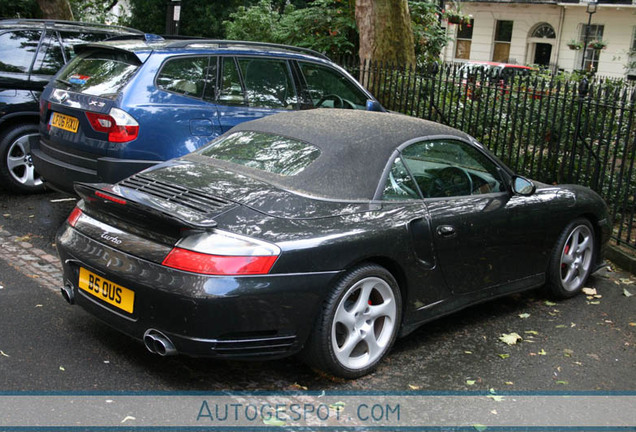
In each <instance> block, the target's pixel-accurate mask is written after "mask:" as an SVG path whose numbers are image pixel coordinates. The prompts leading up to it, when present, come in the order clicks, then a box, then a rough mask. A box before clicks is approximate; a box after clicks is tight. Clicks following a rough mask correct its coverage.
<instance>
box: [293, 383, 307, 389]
mask: <svg viewBox="0 0 636 432" xmlns="http://www.w3.org/2000/svg"><path fill="white" fill-rule="evenodd" d="M292 387H294V388H297V389H299V390H307V387H305V386H303V385H300V384H298V383H293V384H292Z"/></svg>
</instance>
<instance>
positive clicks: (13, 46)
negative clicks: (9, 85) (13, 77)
mask: <svg viewBox="0 0 636 432" xmlns="http://www.w3.org/2000/svg"><path fill="white" fill-rule="evenodd" d="M41 35H42V32H40V31H36V30H21V31H14V32H7V33H3V34H1V35H0V72H14V73H21V72H29V69H30V68H31V63H33V57H34V56H35V52H36V51H37V49H38V43H39V42H40V36H41Z"/></svg>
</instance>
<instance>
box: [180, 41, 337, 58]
mask: <svg viewBox="0 0 636 432" xmlns="http://www.w3.org/2000/svg"><path fill="white" fill-rule="evenodd" d="M196 45H200V46H205V45H216V46H217V47H229V46H237V45H243V46H252V47H260V48H278V49H283V50H286V51H295V52H298V53H303V54H310V55H313V56H314V57H319V58H321V59H323V60H330V59H329V57H327V56H326V55H325V54H322V53H320V52H318V51H315V50H312V49H310V48H303V47H296V46H291V45H283V44H275V43H269V42H254V41H237V40H224V39H201V40H188V41H177V42H174V43H171V44H169V45H167V47H169V48H189V47H194V46H196Z"/></svg>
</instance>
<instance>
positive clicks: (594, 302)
mask: <svg viewBox="0 0 636 432" xmlns="http://www.w3.org/2000/svg"><path fill="white" fill-rule="evenodd" d="M587 304H591V305H598V304H601V302H600V301H598V300H597V301H591V302H587Z"/></svg>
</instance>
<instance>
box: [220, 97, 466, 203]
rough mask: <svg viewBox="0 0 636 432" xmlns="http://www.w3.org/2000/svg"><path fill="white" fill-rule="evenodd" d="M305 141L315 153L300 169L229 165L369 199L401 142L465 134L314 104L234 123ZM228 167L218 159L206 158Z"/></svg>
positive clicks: (281, 181)
mask: <svg viewBox="0 0 636 432" xmlns="http://www.w3.org/2000/svg"><path fill="white" fill-rule="evenodd" d="M235 131H257V132H264V133H269V134H275V135H281V136H286V137H291V138H295V139H298V140H301V141H305V142H308V143H311V144H313V145H315V146H316V147H318V148H319V149H320V151H321V154H320V156H319V157H318V158H317V159H316V160H315V161H314V162H313V163H312V164H310V165H309V166H308V167H307V168H306V169H305V170H304V171H302V172H300V173H299V174H297V175H295V176H289V177H283V176H278V175H275V174H269V173H266V172H263V171H258V170H255V169H251V168H246V167H242V166H239V165H234V164H232V165H233V166H232V167H231V169H232V170H233V171H237V172H243V173H245V174H247V175H249V176H251V177H256V178H259V179H261V180H264V181H266V182H268V183H271V184H274V185H277V186H279V187H281V188H283V189H286V190H290V191H295V192H299V193H304V194H308V195H312V196H318V197H324V198H327V199H336V200H371V199H373V198H374V195H375V192H376V189H377V187H378V183H379V181H380V178H381V176H382V173H383V171H384V168H385V166H386V164H387V161H388V159H389V157H390V156H391V155H392V154H393V152H394V151H395V150H396V149H397V147H399V146H400V145H401V144H403V143H405V142H407V141H409V140H412V139H415V138H420V137H421V138H426V137H433V136H456V137H459V138H464V139H467V138H468V136H467V135H466V134H465V133H463V132H460V131H458V130H456V129H453V128H450V127H447V126H444V125H440V124H438V123H433V122H430V121H426V120H421V119H417V118H413V117H407V116H405V115H400V114H389V113H379V112H369V111H357V110H339V109H317V110H308V111H295V112H289V113H281V114H276V115H272V116H268V117H264V118H262V119H258V120H254V121H250V122H246V123H242V124H239V125H238V126H235V127H234V128H233V129H232V130H231V131H230V133H232V132H235ZM210 162H211V163H213V164H219V165H223V166H224V167H225V168H227V167H228V165H227V163H224V162H223V161H216V160H211V161H210Z"/></svg>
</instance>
